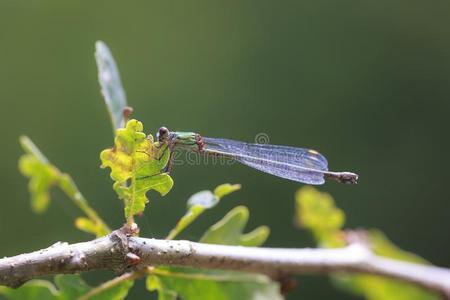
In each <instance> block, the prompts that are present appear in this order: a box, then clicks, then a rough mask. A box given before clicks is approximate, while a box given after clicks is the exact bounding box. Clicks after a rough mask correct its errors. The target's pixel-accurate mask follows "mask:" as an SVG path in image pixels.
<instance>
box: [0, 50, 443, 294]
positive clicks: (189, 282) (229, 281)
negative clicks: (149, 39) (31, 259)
mask: <svg viewBox="0 0 450 300" xmlns="http://www.w3.org/2000/svg"><path fill="white" fill-rule="evenodd" d="M96 49H97V51H96V59H97V64H98V69H99V80H100V85H101V88H102V94H103V96H104V99H105V103H106V105H107V107H108V110H109V112H110V115H111V121H112V124H113V128H114V132H115V138H114V145H113V147H112V148H110V149H106V150H104V151H102V152H101V154H100V159H101V161H102V167H103V168H106V167H108V168H110V169H111V173H110V176H111V178H112V180H113V181H114V184H113V189H114V190H115V191H116V192H117V195H118V197H119V198H120V199H121V200H123V202H124V214H125V219H126V220H127V223H128V224H132V223H133V222H134V216H135V215H137V214H141V213H143V212H144V209H145V206H146V204H147V203H148V198H147V195H146V194H147V192H148V191H149V190H155V191H157V192H159V193H160V194H161V195H165V194H167V193H168V192H169V191H170V190H171V188H172V186H173V180H172V178H171V177H170V176H169V175H168V174H166V173H164V171H163V170H164V169H165V167H166V165H167V163H168V160H169V156H170V150H169V149H168V147H167V145H161V144H160V143H158V142H155V141H154V140H153V137H152V136H151V135H146V134H145V133H144V131H143V125H142V123H141V122H139V121H137V120H134V119H132V120H129V121H127V120H128V116H129V113H130V111H131V110H130V109H129V108H128V107H127V106H126V105H127V101H126V97H125V91H124V90H123V87H122V83H121V81H120V76H119V73H118V69H117V66H116V63H115V61H114V59H113V57H112V55H111V52H110V51H109V49H108V47H107V46H106V45H105V44H104V43H102V42H97V44H96ZM20 142H21V145H22V147H23V149H24V151H25V154H24V155H23V156H22V157H21V158H20V161H19V169H20V171H21V172H22V174H24V175H25V176H27V177H29V178H30V182H29V190H30V194H31V206H32V208H33V210H34V211H36V212H38V213H42V212H44V211H45V210H46V209H47V207H48V204H49V202H50V190H51V188H52V187H57V188H59V189H61V190H62V191H63V192H64V193H65V194H66V195H67V196H68V198H70V199H71V200H72V201H73V202H74V203H75V204H76V205H77V206H78V207H79V208H80V209H81V210H82V211H83V212H84V214H85V215H86V216H85V217H79V218H77V219H76V220H75V225H76V227H77V228H79V229H81V230H83V231H86V232H88V233H91V234H94V235H96V236H103V235H106V234H108V233H109V232H110V229H109V227H108V226H107V225H106V223H105V222H104V221H103V220H102V219H101V218H100V217H99V216H98V214H97V213H96V212H95V210H94V209H92V208H91V206H90V205H89V203H88V201H87V200H86V198H85V197H84V196H83V195H82V194H81V192H80V191H79V189H78V187H77V186H76V185H75V183H74V181H73V180H72V178H71V177H70V176H69V175H68V174H66V173H63V172H61V171H60V170H59V169H58V168H57V167H55V166H54V165H52V164H51V163H50V162H49V160H48V159H47V158H46V157H45V156H44V155H43V154H42V153H41V151H39V149H38V148H37V147H36V146H35V145H34V144H33V142H32V141H31V140H30V139H29V138H27V137H21V139H20ZM239 189H240V185H236V184H235V185H232V184H223V185H220V186H218V187H216V188H215V189H214V190H213V191H209V190H206V191H201V192H198V193H196V194H194V195H193V196H191V197H190V198H189V200H188V201H187V211H186V213H185V214H184V215H183V216H182V217H181V218H180V220H179V221H178V222H177V223H176V225H175V227H174V228H173V229H172V230H171V231H170V233H169V234H168V236H167V239H173V238H175V237H176V236H178V235H179V234H180V233H181V232H182V231H183V230H185V229H186V228H187V227H188V226H189V225H190V224H191V223H192V222H194V221H195V220H196V219H197V218H198V217H199V216H200V215H202V214H203V213H204V212H205V211H206V210H208V209H211V208H213V207H215V206H216V205H217V204H218V203H219V202H220V201H221V199H222V198H223V197H224V196H226V195H228V194H230V193H232V192H235V191H237V190H239ZM296 204H297V210H296V220H297V221H298V224H300V225H301V226H302V227H304V228H306V229H308V230H309V231H311V232H312V234H313V236H314V238H315V239H316V241H317V242H318V244H319V245H320V246H321V247H329V248H334V247H342V246H345V245H347V244H348V241H349V238H350V237H352V236H355V232H354V231H348V230H344V229H343V226H344V223H345V214H344V213H343V211H342V210H340V209H339V208H338V207H336V206H335V204H334V200H333V198H332V197H331V196H330V195H328V194H326V193H321V192H319V191H317V190H316V189H314V188H311V187H305V188H302V189H300V190H299V191H298V192H297V194H296ZM248 218H249V211H248V209H247V208H246V207H244V206H238V207H235V208H234V209H232V210H231V211H230V212H228V213H227V214H226V215H225V216H224V217H223V218H222V219H221V220H220V221H218V222H217V223H216V224H214V225H212V226H211V227H210V228H209V229H208V230H207V231H206V232H205V233H204V235H203V236H202V237H201V239H200V242H202V243H211V244H223V245H236V246H253V247H257V246H260V245H262V244H263V243H264V242H265V241H266V239H267V238H268V236H269V228H268V227H266V226H260V227H258V228H256V229H254V230H253V231H251V232H248V233H244V229H245V226H246V224H247V222H248ZM357 236H358V237H359V238H361V236H363V238H364V240H365V242H366V243H367V244H368V245H370V247H371V248H372V249H373V251H374V253H376V254H378V255H381V256H386V257H391V258H395V259H399V260H405V261H411V262H416V263H427V262H426V261H425V260H423V259H422V258H420V257H418V256H416V255H414V254H411V253H409V252H406V251H403V250H401V249H400V248H398V247H396V246H395V245H394V244H392V243H391V242H390V241H389V240H388V239H387V238H386V237H385V236H384V235H383V234H382V233H381V232H380V231H378V230H368V231H364V232H361V231H359V232H358V234H357ZM127 274H131V275H130V276H128V277H127V276H125V277H116V278H114V279H112V280H111V281H108V282H106V283H104V284H103V285H101V286H99V287H96V288H92V287H90V286H89V285H88V284H86V283H85V282H84V281H83V280H82V278H81V277H80V276H79V275H58V276H55V278H54V282H55V283H52V282H50V281H46V280H31V281H29V282H27V283H26V284H24V285H23V286H21V287H20V288H18V289H12V288H8V287H0V295H3V296H5V297H7V298H8V299H36V300H37V299H39V300H41V299H44V300H56V299H57V300H63V299H114V300H121V299H124V298H125V297H126V296H127V294H128V291H129V289H130V288H131V287H132V286H133V284H134V280H135V279H137V278H139V277H142V276H146V286H147V289H148V290H149V291H157V292H158V295H159V299H160V300H175V299H180V298H181V299H184V300H194V299H196V300H201V299H219V300H228V299H261V300H264V299H275V300H277V299H283V296H282V295H281V294H280V287H279V284H278V283H277V282H274V281H272V280H271V279H270V278H269V277H267V276H265V275H258V274H250V273H241V272H232V271H220V270H203V269H196V268H186V267H183V268H182V267H174V266H158V267H149V268H147V269H145V270H139V271H134V272H132V273H127ZM332 278H333V281H334V282H335V283H336V284H337V285H338V286H339V287H342V288H344V289H346V290H348V291H351V292H353V293H356V294H359V295H362V296H364V297H365V298H367V299H377V300H380V299H381V300H382V299H394V298H395V299H400V300H401V299H439V298H438V297H437V296H436V295H434V294H432V293H430V292H428V291H424V290H422V289H420V288H417V287H415V286H412V285H409V284H406V283H402V282H399V281H396V280H391V279H385V278H382V277H379V276H373V275H349V274H335V275H333V276H332Z"/></svg>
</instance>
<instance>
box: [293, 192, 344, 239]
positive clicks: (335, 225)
mask: <svg viewBox="0 0 450 300" xmlns="http://www.w3.org/2000/svg"><path fill="white" fill-rule="evenodd" d="M295 199H296V204H297V205H296V208H297V209H296V221H297V223H298V224H299V225H300V226H302V227H303V228H305V229H308V230H310V231H311V232H312V233H313V235H314V237H315V239H316V240H317V241H318V242H319V244H320V245H321V246H324V247H341V246H344V245H345V240H344V236H343V235H342V234H341V228H342V226H343V225H344V223H345V214H344V212H343V211H342V210H341V209H339V208H338V207H336V206H335V204H334V199H333V197H331V195H330V194H327V193H323V192H319V191H318V190H316V189H315V188H313V187H309V186H305V187H302V188H300V189H299V190H298V191H297V193H296V195H295Z"/></svg>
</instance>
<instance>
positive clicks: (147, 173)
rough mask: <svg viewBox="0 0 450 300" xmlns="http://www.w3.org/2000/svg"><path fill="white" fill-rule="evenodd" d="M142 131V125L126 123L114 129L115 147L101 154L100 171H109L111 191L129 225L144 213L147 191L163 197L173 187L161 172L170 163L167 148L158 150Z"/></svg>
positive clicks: (157, 146)
mask: <svg viewBox="0 0 450 300" xmlns="http://www.w3.org/2000/svg"><path fill="white" fill-rule="evenodd" d="M143 129H144V128H143V125H142V123H141V122H139V121H137V120H134V119H132V120H130V121H128V123H127V124H126V127H125V128H120V129H117V131H116V137H115V139H114V147H113V148H112V149H106V150H103V151H102V152H101V154H100V159H101V161H102V168H106V167H109V168H111V178H112V179H113V180H114V181H115V183H114V185H113V188H114V190H115V191H116V193H117V194H118V195H119V198H121V199H123V200H124V204H125V217H126V218H127V220H128V222H131V221H132V220H133V216H134V215H136V214H139V213H142V212H143V211H144V208H145V204H146V203H147V202H148V198H147V196H146V193H147V192H148V191H149V190H152V189H153V190H156V191H157V192H159V193H160V194H161V195H162V196H164V195H165V194H167V193H168V192H169V191H170V189H171V188H172V186H173V180H172V178H171V177H170V176H169V175H168V174H166V173H163V172H162V170H163V168H164V167H165V166H166V165H167V163H168V160H169V152H170V151H169V149H168V148H167V147H166V146H164V147H159V144H158V143H154V142H153V137H152V136H151V135H149V136H148V137H147V136H146V135H145V133H143Z"/></svg>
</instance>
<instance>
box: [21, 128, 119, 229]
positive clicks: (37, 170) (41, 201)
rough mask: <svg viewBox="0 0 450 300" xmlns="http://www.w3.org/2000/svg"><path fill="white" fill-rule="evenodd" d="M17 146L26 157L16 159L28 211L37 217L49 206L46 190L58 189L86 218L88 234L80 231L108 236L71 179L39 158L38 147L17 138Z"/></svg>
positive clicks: (26, 139)
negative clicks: (24, 183) (23, 180)
mask: <svg viewBox="0 0 450 300" xmlns="http://www.w3.org/2000/svg"><path fill="white" fill-rule="evenodd" d="M20 144H21V146H22V148H23V150H24V151H25V152H26V154H24V155H22V156H21V157H20V159H19V169H20V172H21V173H22V174H23V175H24V176H26V177H29V178H30V182H29V185H28V187H29V190H30V194H31V207H32V209H33V210H34V211H35V212H37V213H43V212H45V210H46V209H47V207H48V205H49V202H50V190H51V188H52V187H58V188H59V189H60V190H61V191H63V192H64V193H65V194H66V195H67V196H68V197H69V198H70V199H71V200H72V201H73V202H74V203H75V204H76V205H77V206H78V207H79V208H80V209H81V210H82V211H83V212H84V213H85V214H86V216H87V217H88V218H83V219H84V220H85V221H84V224H87V223H91V224H92V225H95V226H91V227H90V229H89V230H85V229H86V226H84V228H80V227H79V226H77V227H78V228H80V229H81V230H84V231H87V232H89V233H93V234H95V235H97V237H100V236H104V235H106V234H108V233H110V232H111V230H110V229H109V228H108V225H106V224H105V222H104V221H103V220H102V219H101V218H100V217H99V215H98V214H97V213H96V211H95V210H94V209H93V208H92V207H90V205H89V204H88V201H87V200H86V198H84V196H83V195H82V194H81V192H80V191H79V189H78V187H77V186H76V184H75V182H74V181H73V179H72V177H70V176H69V175H68V174H66V173H63V172H61V171H60V170H59V169H58V168H57V167H55V166H54V165H53V164H52V163H51V162H49V160H48V159H47V158H46V157H45V156H44V154H42V152H41V151H40V150H39V149H38V147H37V146H36V145H35V144H34V143H33V142H32V141H31V139H30V138H28V137H27V136H21V137H20Z"/></svg>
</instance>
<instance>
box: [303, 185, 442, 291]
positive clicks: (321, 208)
mask: <svg viewBox="0 0 450 300" xmlns="http://www.w3.org/2000/svg"><path fill="white" fill-rule="evenodd" d="M296 207H297V209H296V221H297V223H298V224H299V225H300V226H301V227H303V228H305V229H308V230H310V231H311V233H312V234H313V236H314V238H315V240H316V241H317V243H318V244H319V246H321V247H326V248H336V247H343V246H345V245H347V244H348V242H352V239H359V242H364V243H366V244H367V246H368V247H370V248H371V249H372V251H373V253H375V254H377V255H380V256H385V257H389V258H394V259H398V260H404V261H409V262H414V263H419V264H428V262H427V261H426V260H425V259H423V258H421V257H419V256H417V255H415V254H413V253H411V252H407V251H404V250H402V249H400V248H399V247H397V246H396V245H395V244H393V243H392V242H391V241H390V240H389V239H388V238H387V237H386V236H385V235H384V234H383V233H382V232H381V231H379V230H377V229H370V230H358V231H352V230H344V229H343V227H344V224H345V214H344V212H343V211H342V210H341V209H340V208H338V207H336V205H335V202H334V199H333V198H332V197H331V195H329V194H327V193H323V192H319V191H318V190H316V189H314V188H312V187H303V188H301V189H300V190H299V191H298V192H297V194H296ZM332 280H333V282H334V283H335V284H336V285H337V286H338V287H340V288H342V289H344V290H347V291H350V292H352V293H355V294H358V295H361V296H364V297H365V298H366V299H373V300H384V299H386V300H388V299H397V300H414V299H417V300H419V299H420V300H425V299H429V300H431V299H433V300H434V299H441V298H440V297H439V296H438V295H436V294H434V293H431V292H429V291H428V290H424V289H422V288H419V287H417V286H414V285H411V284H407V283H404V282H400V281H398V280H394V279H387V278H385V277H381V276H375V275H349V274H336V275H333V276H332Z"/></svg>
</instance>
